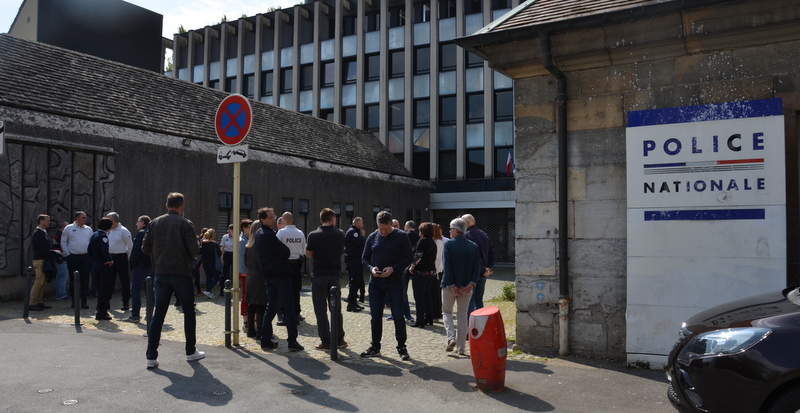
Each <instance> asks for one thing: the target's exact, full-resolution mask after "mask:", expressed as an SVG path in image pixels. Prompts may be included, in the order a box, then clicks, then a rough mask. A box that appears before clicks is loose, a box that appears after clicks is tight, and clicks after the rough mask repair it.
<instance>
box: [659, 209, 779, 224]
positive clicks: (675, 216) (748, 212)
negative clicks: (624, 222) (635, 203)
mask: <svg viewBox="0 0 800 413" xmlns="http://www.w3.org/2000/svg"><path fill="white" fill-rule="evenodd" d="M764 216H765V212H764V209H691V210H680V211H678V210H673V211H644V220H645V221H722V220H744V219H748V220H749V219H764Z"/></svg>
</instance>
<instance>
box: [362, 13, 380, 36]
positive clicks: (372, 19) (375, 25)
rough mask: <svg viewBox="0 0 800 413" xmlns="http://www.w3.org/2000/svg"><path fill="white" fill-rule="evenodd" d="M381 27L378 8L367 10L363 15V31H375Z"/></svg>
mask: <svg viewBox="0 0 800 413" xmlns="http://www.w3.org/2000/svg"><path fill="white" fill-rule="evenodd" d="M380 29H381V12H380V10H375V11H368V12H367V14H366V16H364V31H365V32H377V31H380Z"/></svg>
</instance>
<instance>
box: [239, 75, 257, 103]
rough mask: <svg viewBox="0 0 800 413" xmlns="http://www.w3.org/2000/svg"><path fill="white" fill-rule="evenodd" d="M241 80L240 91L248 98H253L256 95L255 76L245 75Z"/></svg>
mask: <svg viewBox="0 0 800 413" xmlns="http://www.w3.org/2000/svg"><path fill="white" fill-rule="evenodd" d="M243 80H244V82H243V83H244V84H243V86H244V87H242V93H243V94H244V95H245V96H247V97H248V98H250V99H252V98H254V97H255V96H256V90H255V89H256V76H255V75H246V76H245V77H244V79H243Z"/></svg>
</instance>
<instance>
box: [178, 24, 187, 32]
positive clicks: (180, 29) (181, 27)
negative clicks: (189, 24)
mask: <svg viewBox="0 0 800 413" xmlns="http://www.w3.org/2000/svg"><path fill="white" fill-rule="evenodd" d="M178 33H180V34H184V33H186V29H184V28H183V25H180V26H178Z"/></svg>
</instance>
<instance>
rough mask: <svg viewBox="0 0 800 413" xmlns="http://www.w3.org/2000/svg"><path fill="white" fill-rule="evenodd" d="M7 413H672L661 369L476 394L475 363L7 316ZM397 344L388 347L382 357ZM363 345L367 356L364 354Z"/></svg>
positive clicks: (568, 363) (571, 373)
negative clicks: (153, 353)
mask: <svg viewBox="0 0 800 413" xmlns="http://www.w3.org/2000/svg"><path fill="white" fill-rule="evenodd" d="M0 331H2V334H0V348H2V349H3V351H2V352H0V368H2V371H3V373H2V375H0V377H2V378H0V394H2V395H3V396H2V410H4V411H9V412H42V411H46V412H49V411H67V410H72V411H81V412H109V411H118V410H119V409H122V410H123V411H126V412H127V411H131V412H138V411H172V412H183V411H205V410H209V408H218V409H221V410H222V411H234V410H236V411H255V410H256V409H257V410H260V411H286V412H316V411H320V410H326V411H327V410H331V411H342V412H450V411H458V412H468V411H477V412H488V411H503V412H505V411H531V412H549V411H559V412H571V413H580V412H622V413H625V412H637V413H638V412H653V413H660V412H673V411H674V410H673V409H672V408H671V406H670V404H669V402H668V401H667V398H666V395H665V393H666V387H667V385H666V380H665V379H664V373H663V372H659V371H648V370H636V369H626V368H624V367H623V365H622V363H621V362H617V361H597V360H587V359H579V358H558V359H544V358H542V359H537V360H532V361H523V360H509V361H508V364H507V370H506V377H505V387H506V388H505V390H504V391H501V392H497V393H484V392H482V391H479V390H477V388H476V385H475V379H474V376H473V372H472V365H471V361H470V360H469V359H468V358H454V359H453V360H452V361H445V362H441V363H437V364H424V363H423V364H420V363H419V362H417V363H415V364H408V363H403V362H402V361H400V360H399V358H397V357H396V354H393V355H392V356H390V357H386V360H387V362H386V363H370V364H360V363H348V362H346V360H347V358H344V359H340V360H339V361H331V360H330V359H324V358H323V359H320V358H310V357H295V356H293V355H292V354H291V353H284V352H274V353H272V352H263V351H261V350H260V349H251V348H248V347H245V348H238V349H227V348H225V347H222V346H210V345H203V344H201V345H198V348H199V349H200V350H202V351H205V352H206V358H205V359H203V360H200V361H195V362H187V361H185V356H184V351H183V343H181V342H178V341H166V340H163V341H162V344H161V348H160V350H159V352H160V356H159V360H160V362H161V365H160V366H159V367H158V368H156V369H152V370H148V369H146V368H145V355H144V352H145V348H146V342H145V340H146V339H145V338H143V337H141V336H138V335H131V334H113V333H109V332H106V331H99V330H97V329H92V328H86V327H82V326H73V325H70V324H64V323H61V324H60V323H53V322H47V321H40V320H36V319H27V320H26V319H22V318H9V317H3V318H0ZM389 349H391V347H390V346H386V350H389ZM359 350H360V349H359Z"/></svg>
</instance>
